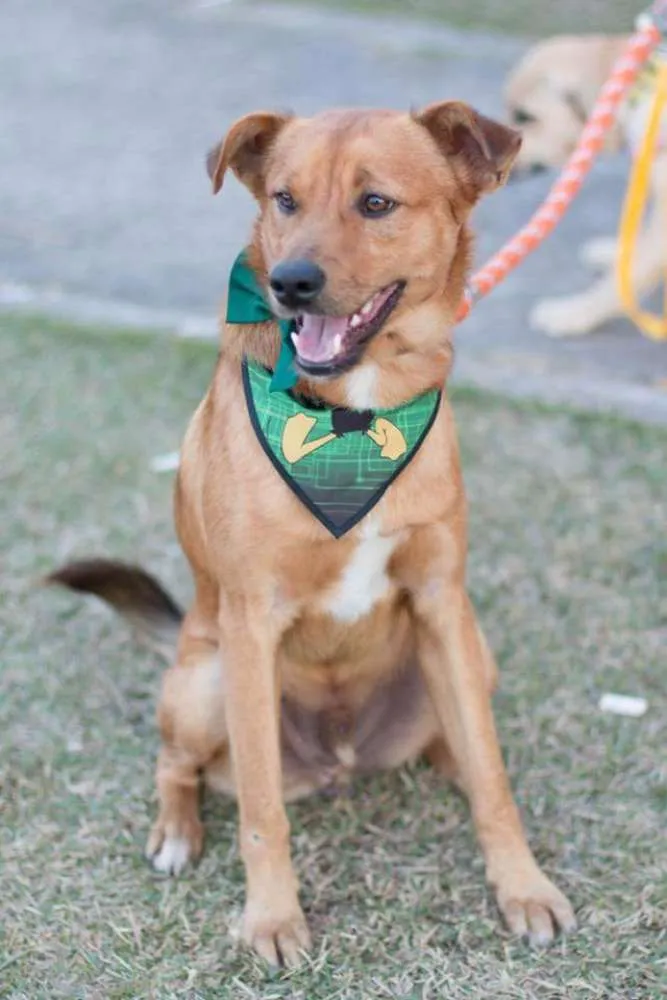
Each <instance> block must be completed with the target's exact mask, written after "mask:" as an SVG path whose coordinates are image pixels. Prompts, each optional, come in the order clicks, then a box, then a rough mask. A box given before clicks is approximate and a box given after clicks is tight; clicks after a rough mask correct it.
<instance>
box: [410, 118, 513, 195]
mask: <svg viewBox="0 0 667 1000" xmlns="http://www.w3.org/2000/svg"><path fill="white" fill-rule="evenodd" d="M413 117H414V119H415V121H417V122H418V123H419V124H420V125H423V127H424V128H425V129H427V131H428V132H430V134H431V136H432V138H433V139H434V140H435V142H436V144H437V146H438V149H439V150H440V152H441V153H442V154H443V156H446V157H447V159H448V160H450V161H451V163H452V166H453V167H454V169H455V171H456V173H457V177H458V178H459V181H460V183H461V185H462V187H463V189H464V192H465V196H466V198H468V199H469V200H470V201H476V200H477V199H478V198H479V197H480V196H481V195H482V194H485V193H486V192H487V191H493V190H494V189H495V188H497V187H500V185H501V184H504V183H505V181H506V180H507V176H508V174H509V172H510V169H511V166H512V163H513V162H514V159H515V157H516V155H517V153H518V152H519V149H520V147H521V135H520V133H519V132H517V131H516V129H513V128H508V127H507V126H506V125H501V124H499V122H494V121H493V120H492V119H491V118H485V117H484V115H480V114H478V113H477V112H476V111H473V109H472V108H471V107H469V106H468V105H467V104H464V103H463V102H461V101H443V102H440V103H438V104H429V106H428V107H426V108H424V109H423V111H419V112H417V113H416V114H415V115H413Z"/></svg>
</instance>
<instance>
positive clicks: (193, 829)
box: [146, 580, 227, 875]
mask: <svg viewBox="0 0 667 1000" xmlns="http://www.w3.org/2000/svg"><path fill="white" fill-rule="evenodd" d="M216 612H217V593H216V591H215V588H213V587H211V585H209V584H207V583H206V582H204V581H201V580H199V581H197V595H196V598H195V602H194V605H193V607H192V609H191V610H190V611H189V612H188V614H187V615H186V617H185V620H184V623H183V628H182V631H181V636H180V640H179V649H178V654H177V660H176V664H175V665H174V666H173V667H171V668H170V669H169V670H167V671H166V672H165V674H164V677H163V681H162V693H161V697H160V704H159V708H158V722H159V727H160V732H161V736H162V747H161V749H160V753H159V757H158V764H157V774H156V779H157V788H158V798H159V813H158V818H157V821H156V822H155V825H154V826H153V829H152V831H151V834H150V837H149V839H148V844H147V847H146V854H147V855H148V857H150V858H151V859H152V861H153V865H154V867H155V868H156V869H157V870H158V871H162V872H166V873H168V874H174V875H176V874H178V873H179V872H180V871H181V870H182V869H183V868H184V867H185V866H186V864H187V863H188V862H189V861H191V860H195V859H196V858H197V857H198V856H199V854H200V853H201V849H202V846H203V827H202V824H201V821H200V819H199V784H200V781H199V775H200V771H201V769H202V768H204V767H205V766H206V765H207V763H208V762H209V761H210V760H211V759H212V758H214V757H216V756H217V757H219V756H220V755H221V754H222V753H224V752H225V748H226V743H227V731H226V723H225V706H224V699H223V688H222V676H221V672H220V657H219V651H218V642H217V622H216V618H215V614H216Z"/></svg>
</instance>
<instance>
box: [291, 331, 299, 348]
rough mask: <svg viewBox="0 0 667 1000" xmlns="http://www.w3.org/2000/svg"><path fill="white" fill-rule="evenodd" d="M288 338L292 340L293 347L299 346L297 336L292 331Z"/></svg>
mask: <svg viewBox="0 0 667 1000" xmlns="http://www.w3.org/2000/svg"><path fill="white" fill-rule="evenodd" d="M290 337H291V338H292V343H293V344H294V346H295V347H298V346H299V334H298V333H295V332H294V330H292V332H291V333H290Z"/></svg>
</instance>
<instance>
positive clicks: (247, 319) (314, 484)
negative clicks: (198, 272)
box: [227, 251, 440, 538]
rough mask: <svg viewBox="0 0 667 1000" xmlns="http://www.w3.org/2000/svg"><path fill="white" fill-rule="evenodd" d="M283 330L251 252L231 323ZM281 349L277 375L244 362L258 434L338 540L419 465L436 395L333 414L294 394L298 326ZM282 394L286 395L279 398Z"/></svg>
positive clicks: (235, 292)
mask: <svg viewBox="0 0 667 1000" xmlns="http://www.w3.org/2000/svg"><path fill="white" fill-rule="evenodd" d="M271 321H273V322H276V317H275V316H274V315H273V313H272V312H271V310H270V309H269V306H268V304H267V302H266V299H265V297H264V293H263V292H262V288H261V286H260V284H259V282H258V281H257V278H256V276H255V274H254V272H253V271H252V269H251V268H250V267H249V265H248V257H247V254H246V252H245V251H243V253H241V254H239V256H238V257H237V258H236V261H235V263H234V266H233V268H232V273H231V275H230V278H229V295H228V298H227V322H228V323H241V324H243V323H268V322H271ZM278 326H279V327H280V333H281V337H282V347H281V350H280V356H279V358H278V364H277V365H276V370H275V371H274V372H273V373H271V372H270V371H267V369H266V368H264V367H263V366H262V365H260V364H258V363H257V362H256V361H251V360H248V359H246V360H245V361H244V362H243V388H244V392H245V398H246V404H247V406H248V413H249V415H250V420H251V422H252V426H253V429H254V431H255V433H256V435H257V437H258V439H259V442H260V444H261V445H262V448H263V449H264V451H265V452H266V454H267V455H268V457H269V458H270V460H271V462H272V464H273V466H274V468H275V469H276V470H277V471H278V473H279V474H280V475H281V476H282V478H283V479H284V481H285V482H286V483H287V485H288V486H289V488H290V489H291V490H292V491H293V492H294V493H295V494H296V495H297V496H298V498H299V499H300V500H301V502H302V503H304V504H305V505H306V507H307V508H308V509H309V510H310V511H311V512H312V513H313V514H314V515H315V517H316V518H317V519H318V520H319V521H321V523H322V524H323V525H324V526H325V528H327V529H328V530H329V531H330V532H331V534H332V535H334V537H335V538H340V536H341V535H344V534H345V532H346V531H349V530H350V528H352V527H354V525H355V524H357V523H358V522H359V521H360V520H361V519H362V517H364V516H365V515H366V514H367V513H368V512H369V511H370V510H371V509H372V508H373V507H374V506H375V504H376V503H377V502H378V501H379V500H380V499H381V497H382V496H383V494H384V493H385V490H387V489H388V487H389V486H390V485H391V484H392V483H393V481H394V479H396V477H397V476H398V474H399V473H400V472H402V471H403V469H404V468H405V467H406V466H407V465H408V463H409V462H410V461H411V460H412V459H413V458H414V456H415V455H416V454H417V451H418V450H419V447H420V446H421V444H422V442H423V441H424V439H425V437H426V435H427V434H428V432H429V430H430V429H431V425H432V424H433V421H434V420H435V417H436V414H437V412H438V407H439V405H440V393H439V392H438V391H437V390H435V389H433V390H431V391H430V392H426V393H424V394H423V395H422V396H418V397H417V398H416V399H413V400H411V401H410V402H409V403H405V404H404V405H403V406H398V407H396V408H395V409H393V410H375V411H373V410H347V409H343V408H339V407H337V408H335V409H330V408H328V407H327V406H324V405H322V406H318V405H317V403H314V402H311V403H310V404H308V403H307V402H306V401H305V400H301V399H299V398H298V397H296V396H294V395H292V393H291V392H290V391H289V390H291V389H292V388H293V386H294V385H295V384H296V382H297V381H298V377H299V376H298V374H297V372H296V369H295V368H294V363H293V362H294V355H295V350H294V346H293V344H292V341H291V338H290V333H291V332H292V330H293V329H294V324H293V322H292V320H279V321H278ZM276 390H283V391H281V392H280V391H276Z"/></svg>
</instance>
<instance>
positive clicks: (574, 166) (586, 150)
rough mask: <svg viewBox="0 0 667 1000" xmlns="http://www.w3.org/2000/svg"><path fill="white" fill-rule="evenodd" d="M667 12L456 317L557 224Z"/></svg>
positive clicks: (624, 60) (638, 40)
mask: <svg viewBox="0 0 667 1000" xmlns="http://www.w3.org/2000/svg"><path fill="white" fill-rule="evenodd" d="M666 15H667V0H657V2H656V3H654V4H653V7H652V8H651V12H650V14H649V15H648V16H647V17H646V20H645V21H644V22H643V23H642V25H641V27H640V28H639V30H638V31H637V32H636V33H635V34H634V35H633V36H632V38H631V39H630V41H629V42H628V45H627V48H626V49H625V51H624V53H623V55H622V56H621V57H620V59H619V60H618V62H617V63H616V65H615V66H614V69H613V71H612V74H611V76H610V78H609V80H608V81H607V83H606V84H605V85H604V87H603V88H602V90H601V92H600V96H599V97H598V100H597V102H596V104H595V107H594V109H593V112H592V114H591V116H590V118H589V120H588V122H587V124H586V126H585V128H584V131H583V132H582V134H581V138H580V140H579V143H578V145H577V148H576V149H575V151H574V153H573V154H572V155H571V157H570V159H569V160H568V161H567V164H566V165H565V167H564V169H563V172H562V174H561V175H560V177H559V178H558V180H557V181H556V183H555V184H554V185H553V187H552V188H551V190H550V191H549V194H548V195H547V198H546V200H545V201H544V202H543V204H542V205H541V206H540V208H539V209H538V210H537V211H536V212H535V214H534V215H533V217H532V218H531V219H530V221H529V222H528V223H527V224H526V225H525V226H524V227H523V228H522V229H520V230H519V232H518V233H517V234H516V236H514V237H513V238H512V239H511V240H510V241H509V242H508V243H506V244H505V246H504V247H502V248H501V249H500V250H499V251H498V252H497V253H496V254H495V255H494V256H493V257H492V258H491V260H490V261H489V262H488V263H487V264H485V265H484V267H482V268H481V270H479V271H477V272H476V273H475V274H474V275H473V277H472V278H471V280H470V283H469V284H468V287H467V288H466V291H465V294H464V297H463V301H462V302H461V305H460V307H459V312H458V315H457V320H458V321H459V322H460V321H461V320H463V319H465V317H466V316H467V315H468V313H469V312H470V310H471V309H472V306H473V305H474V303H475V302H476V301H477V300H478V299H480V298H482V297H483V296H485V295H488V294H489V292H490V291H492V290H493V289H494V288H495V287H496V285H498V284H500V282H501V281H502V280H503V279H504V278H505V277H507V275H508V274H509V273H510V271H513V270H514V268H515V267H516V266H517V265H518V264H520V263H521V261H522V260H523V259H524V257H527V256H528V254H529V253H531V252H532V251H533V250H535V248H536V247H538V246H539V245H540V243H542V241H543V240H544V239H546V237H547V236H548V235H549V234H550V233H551V232H552V231H553V230H554V229H555V228H556V226H557V225H558V223H559V222H560V220H561V219H562V218H563V216H564V215H565V212H566V211H567V209H568V208H569V206H570V204H571V202H572V201H573V200H574V198H575V196H576V195H577V194H578V193H579V190H580V188H581V186H582V184H583V182H584V179H585V177H586V175H587V174H588V172H589V171H590V169H591V167H592V166H593V163H594V161H595V158H596V157H597V155H598V153H599V152H600V150H601V149H602V147H603V145H604V141H605V136H606V134H607V132H608V131H609V130H610V128H611V127H612V125H613V124H614V121H615V118H616V115H617V112H618V109H619V107H620V105H621V103H622V102H623V100H624V98H625V97H626V95H627V93H628V91H629V90H630V88H631V87H632V85H633V83H634V82H635V80H636V79H637V75H638V74H639V71H640V70H641V68H642V66H643V65H644V63H645V62H646V60H647V59H648V57H649V56H650V55H651V52H652V51H653V49H654V48H655V47H656V45H657V44H658V43H659V41H660V39H661V37H662V32H661V30H660V27H659V23H660V21H661V18H662V19H664V18H665V16H666Z"/></svg>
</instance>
